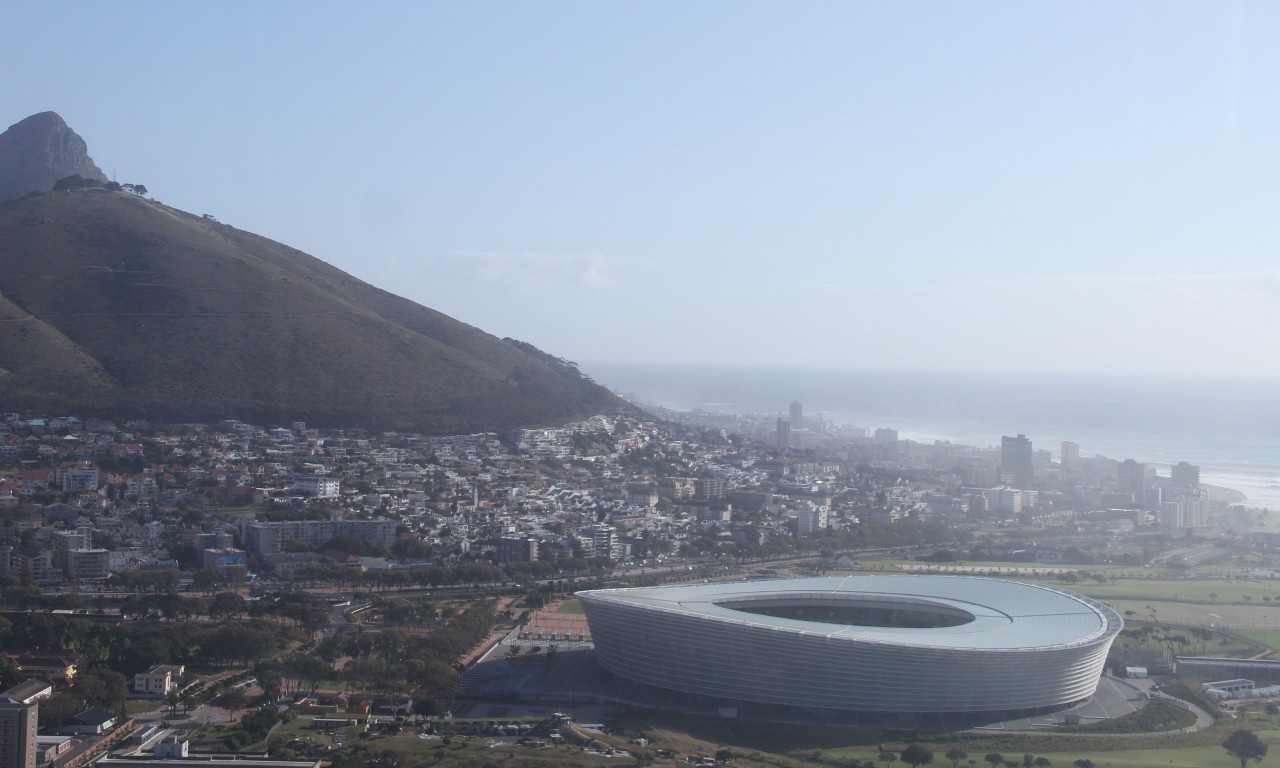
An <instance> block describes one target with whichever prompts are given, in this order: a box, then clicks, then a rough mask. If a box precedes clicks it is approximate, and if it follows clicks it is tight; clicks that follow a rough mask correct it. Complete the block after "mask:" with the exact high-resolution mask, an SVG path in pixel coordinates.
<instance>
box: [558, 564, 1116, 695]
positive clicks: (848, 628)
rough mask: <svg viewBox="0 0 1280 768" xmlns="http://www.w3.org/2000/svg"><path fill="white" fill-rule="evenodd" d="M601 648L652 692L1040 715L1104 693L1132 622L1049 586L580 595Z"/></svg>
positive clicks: (880, 580)
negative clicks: (1105, 676)
mask: <svg viewBox="0 0 1280 768" xmlns="http://www.w3.org/2000/svg"><path fill="white" fill-rule="evenodd" d="M578 598H579V599H580V600H581V603H582V606H583V610H584V611H585V613H586V616H587V621H588V623H589V624H590V627H591V635H592V637H593V639H594V642H595V648H596V655H597V658H598V660H599V662H600V664H601V666H603V667H604V669H606V670H607V671H609V672H610V673H612V674H614V675H616V676H618V677H620V678H623V679H625V680H629V681H632V682H635V683H640V684H642V685H644V686H651V687H655V688H659V689H664V690H667V691H675V692H678V693H680V694H685V695H688V696H692V697H695V698H699V699H710V700H714V701H717V702H724V703H726V704H731V705H763V706H767V707H783V708H794V709H798V710H810V711H828V712H835V711H839V712H849V713H868V714H874V715H896V716H903V715H906V716H913V717H918V716H940V717H942V716H952V715H969V714H984V715H985V714H991V713H1010V714H1026V713H1033V712H1044V711H1050V710H1054V709H1060V708H1063V707H1066V706H1069V705H1072V704H1074V703H1077V702H1079V701H1082V700H1084V699H1087V698H1088V697H1089V696H1091V695H1092V694H1093V693H1094V691H1095V689H1096V688H1097V686H1098V680H1099V678H1100V677H1101V675H1102V672H1103V669H1104V666H1105V664H1106V660H1107V653H1108V651H1109V650H1110V648H1111V643H1112V640H1114V639H1115V636H1116V635H1117V634H1118V633H1119V632H1120V629H1121V627H1122V626H1123V621H1122V620H1121V618H1120V616H1119V615H1118V614H1117V613H1116V612H1115V611H1114V610H1112V609H1111V608H1109V607H1108V606H1106V605H1103V604H1101V603H1098V602H1096V601H1094V600H1091V599H1089V598H1087V597H1084V596H1081V595H1076V594H1073V593H1069V592H1064V591H1062V590H1058V589H1053V588H1050V587H1043V586H1036V585H1032V584H1023V583H1019V582H1014V581H1005V580H1001V579H988V578H970V577H962V576H907V575H891V574H890V575H866V576H861V575H860V576H847V577H832V578H814V579H782V580H771V581H746V582H710V583H702V584H695V585H691V586H670V587H641V588H633V589H605V590H591V591H585V592H579V593H578Z"/></svg>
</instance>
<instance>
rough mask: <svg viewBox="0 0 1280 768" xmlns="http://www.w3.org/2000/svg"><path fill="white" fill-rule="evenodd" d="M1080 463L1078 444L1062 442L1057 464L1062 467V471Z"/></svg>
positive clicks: (1068, 441) (1067, 441)
mask: <svg viewBox="0 0 1280 768" xmlns="http://www.w3.org/2000/svg"><path fill="white" fill-rule="evenodd" d="M1079 461H1080V444H1079V443H1073V442H1071V441H1070V440H1063V441H1062V453H1061V460H1060V461H1059V462H1058V463H1059V464H1061V465H1062V471H1063V472H1066V471H1067V470H1068V469H1071V468H1072V467H1074V466H1075V465H1076V464H1077V463H1079Z"/></svg>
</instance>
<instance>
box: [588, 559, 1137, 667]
mask: <svg viewBox="0 0 1280 768" xmlns="http://www.w3.org/2000/svg"><path fill="white" fill-rule="evenodd" d="M590 594H591V595H592V597H594V598H596V599H599V600H605V601H619V602H622V603H628V604H632V605H635V606H637V607H641V606H644V607H646V608H648V609H650V610H659V611H671V612H676V613H684V614H691V615H698V616H702V617H705V618H709V619H715V620H718V621H724V622H731V623H740V624H748V625H753V626H773V627H777V628H779V629H787V630H789V631H793V632H799V633H803V634H812V635H822V636H827V637H831V638H841V639H847V640H851V641H858V642H863V643H886V644H892V645H899V646H909V647H920V648H956V649H974V650H979V649H982V650H996V649H1001V650H1012V651H1016V650H1030V649H1044V648H1053V647H1064V646H1071V645H1077V644H1081V643H1088V642H1092V641H1094V640H1097V639H1098V638H1100V637H1102V636H1104V635H1106V634H1107V633H1108V632H1112V633H1114V632H1116V631H1118V629H1119V627H1118V624H1119V617H1118V616H1117V615H1116V614H1115V613H1114V611H1109V610H1107V609H1106V608H1105V607H1102V606H1100V605H1099V604H1098V603H1096V602H1094V601H1093V600H1090V599H1089V598H1086V597H1082V596H1080V595H1075V594H1071V593H1068V592H1063V591H1061V590H1057V589H1053V588H1051V587H1044V586H1038V585H1033V584H1025V583H1021V582H1013V581H1005V580H1001V579H988V578H978V577H967V576H930V575H910V576H908V575H892V574H886V575H860V576H844V577H829V578H815V579H790V580H779V581H745V582H708V583H703V584H696V585H692V586H691V585H678V586H671V587H640V588H634V589H613V590H601V591H595V592H593V593H590ZM814 599H821V600H824V601H829V600H832V599H834V600H837V601H844V600H847V601H849V602H850V603H854V602H859V603H862V602H864V601H873V602H884V603H885V604H887V605H893V604H903V605H904V607H910V608H913V609H917V610H923V611H929V610H930V607H931V606H932V607H935V608H936V610H937V611H938V612H940V613H941V612H946V613H948V614H952V615H954V613H955V612H956V611H961V612H963V613H965V614H968V615H969V616H971V617H972V620H968V621H964V622H963V623H960V624H956V625H954V626H939V627H922V628H921V627H894V626H859V625H850V624H836V623H827V622H823V621H810V620H806V619H794V618H782V617H776V616H766V615H761V614H758V613H751V612H747V611H744V610H740V609H737V608H734V607H733V604H734V603H735V602H741V601H751V602H753V603H755V604H757V605H758V604H760V602H762V601H770V600H779V601H784V602H791V603H800V602H804V601H807V600H814Z"/></svg>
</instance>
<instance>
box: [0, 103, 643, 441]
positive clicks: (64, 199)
mask: <svg viewBox="0 0 1280 768" xmlns="http://www.w3.org/2000/svg"><path fill="white" fill-rule="evenodd" d="M37 117H39V116H37ZM24 122H27V121H24ZM19 125H22V123H19ZM86 157H87V156H86ZM80 173H81V174H83V169H82V170H81V171H80ZM108 186H114V185H108ZM0 270H3V272H2V273H3V274H4V280H3V281H2V282H0V327H3V329H4V331H3V332H2V333H0V409H4V410H19V411H33V410H34V411H42V412H47V413H51V414H59V413H78V414H87V415H103V416H116V417H121V416H137V417H146V418H151V419H156V420H166V421H212V420H217V419H222V418H238V419H243V420H246V421H254V422H257V423H288V422H291V421H295V420H305V421H308V422H311V423H315V424H317V425H328V426H364V427H369V428H377V429H402V430H417V431H423V432H433V433H457V432H470V431H482V430H500V429H507V428H511V427H516V426H527V425H533V424H547V423H554V422H557V421H564V420H569V419H574V418H579V417H583V416H587V415H590V414H593V413H600V412H602V411H608V410H616V409H619V408H625V407H626V406H625V404H624V403H623V402H622V401H621V400H619V399H618V398H616V397H615V396H614V395H612V394H611V393H609V392H608V391H607V390H605V389H604V388H602V387H600V386H598V385H596V384H595V383H593V382H592V381H591V380H590V379H588V378H586V377H583V376H581V375H580V374H579V373H578V371H577V369H576V367H575V366H574V365H573V364H572V363H569V362H567V361H563V360H559V359H558V358H555V357H553V356H551V355H548V354H545V353H543V352H540V351H538V350H537V349H535V348H534V347H532V346H531V345H528V344H525V343H522V342H516V341H513V340H510V339H507V340H504V339H499V338H497V337H494V336H492V335H490V334H488V333H485V332H483V331H481V330H479V329H477V328H474V327H472V326H469V325H466V324H465V323H462V322H459V321H457V320H454V319H453V318H450V317H448V316H446V315H444V314H441V313H440V312H436V311H435V310H432V309H428V308H426V307H423V306H420V305H418V304H415V303H413V302H412V301H409V300H407V299H404V298H400V297H398V296H394V295H392V294H390V293H388V292H386V291H383V290H380V289H378V288H375V287H373V286H371V285H368V284H367V283H364V282H361V281H360V280H357V279H356V278H354V277H352V276H351V275H348V274H346V273H344V272H342V271H341V270H338V269H336V268H334V267H332V266H330V265H328V264H325V263H324V262H322V261H320V260H318V259H316V258H314V257H311V256H308V255H307V254H305V253H302V252H301V251H297V250H294V249H293V248H289V247H287V246H284V245H281V244H280V243H276V242H273V241H271V240H268V239H266V238H264V237H259V236H257V235H254V234H251V233H248V232H243V231H240V230H238V229H235V228H234V227H231V226H227V225H225V224H220V223H218V222H216V221H213V220H211V219H208V218H204V217H200V216H195V215H192V214H189V213H185V212H183V211H179V210H176V209H174V208H169V207H167V206H165V205H162V204H161V203H158V202H155V201H154V200H148V199H145V198H143V197H141V196H139V195H136V194H132V193H130V192H128V191H125V190H120V189H109V188H105V187H97V188H88V189H74V190H70V191H59V192H52V193H47V194H36V195H30V196H27V197H23V198H19V199H13V200H9V201H7V202H4V203H0Z"/></svg>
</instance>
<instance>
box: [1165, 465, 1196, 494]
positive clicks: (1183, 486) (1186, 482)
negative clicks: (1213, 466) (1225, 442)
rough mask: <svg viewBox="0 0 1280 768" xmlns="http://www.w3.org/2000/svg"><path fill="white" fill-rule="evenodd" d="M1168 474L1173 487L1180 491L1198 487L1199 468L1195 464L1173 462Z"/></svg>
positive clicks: (1192, 489)
mask: <svg viewBox="0 0 1280 768" xmlns="http://www.w3.org/2000/svg"><path fill="white" fill-rule="evenodd" d="M1169 474H1170V476H1171V478H1170V479H1171V481H1172V482H1173V487H1174V488H1176V489H1178V490H1181V491H1194V490H1196V489H1198V488H1199V487H1200V468H1199V467H1197V466H1196V465H1195V464H1191V463H1189V462H1185V461H1180V462H1178V463H1177V464H1174V465H1173V467H1172V469H1170V471H1169Z"/></svg>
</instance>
